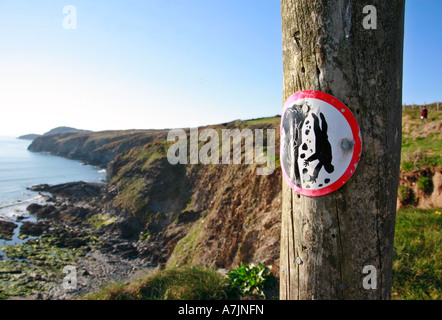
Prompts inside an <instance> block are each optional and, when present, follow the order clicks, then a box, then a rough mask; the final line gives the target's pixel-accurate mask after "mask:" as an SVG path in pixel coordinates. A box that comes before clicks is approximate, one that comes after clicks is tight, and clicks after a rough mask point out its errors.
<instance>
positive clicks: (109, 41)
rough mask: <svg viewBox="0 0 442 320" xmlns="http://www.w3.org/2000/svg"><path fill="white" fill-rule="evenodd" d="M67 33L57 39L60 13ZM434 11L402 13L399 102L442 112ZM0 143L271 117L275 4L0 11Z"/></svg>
mask: <svg viewBox="0 0 442 320" xmlns="http://www.w3.org/2000/svg"><path fill="white" fill-rule="evenodd" d="M66 5H73V6H75V8H76V11H77V29H76V30H69V29H65V28H63V20H64V19H65V17H66V14H64V13H63V8H64V7H65V6H66ZM441 14H442V1H439V0H408V1H407V2H406V19H405V44H404V81H403V102H404V103H405V104H413V103H416V104H422V103H431V102H435V101H442V90H441V88H442V77H441V76H440V75H441V74H442V63H441V62H440V52H442V41H441V40H442V38H441V34H442V24H441V23H440V17H441ZM0 70H2V72H1V73H0V108H1V110H2V117H1V118H0V135H13V136H17V135H22V134H28V133H38V134H42V133H44V132H47V131H49V130H50V129H52V128H54V127H58V126H71V127H76V128H79V129H90V130H95V131H100V130H117V129H134V128H137V129H144V128H176V127H192V126H202V125H207V124H215V123H222V122H225V121H231V120H234V119H251V118H257V117H264V116H273V115H275V114H280V112H281V108H282V103H283V101H282V42H281V18H280V1H279V0H241V1H237V0H211V1H207V0H173V1H172V0H146V1H135V0H128V1H121V0H120V1H117V0H107V1H104V0H94V1H89V0H72V1H69V2H65V1H53V0H38V1H31V0H3V1H0Z"/></svg>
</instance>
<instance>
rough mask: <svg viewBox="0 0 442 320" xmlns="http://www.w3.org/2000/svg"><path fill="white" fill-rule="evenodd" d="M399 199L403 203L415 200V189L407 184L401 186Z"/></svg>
mask: <svg viewBox="0 0 442 320" xmlns="http://www.w3.org/2000/svg"><path fill="white" fill-rule="evenodd" d="M398 195H399V201H400V202H402V203H403V204H407V203H411V202H413V191H412V190H411V189H410V188H409V187H407V186H400V187H399V190H398Z"/></svg>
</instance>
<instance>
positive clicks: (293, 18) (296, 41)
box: [280, 0, 405, 299]
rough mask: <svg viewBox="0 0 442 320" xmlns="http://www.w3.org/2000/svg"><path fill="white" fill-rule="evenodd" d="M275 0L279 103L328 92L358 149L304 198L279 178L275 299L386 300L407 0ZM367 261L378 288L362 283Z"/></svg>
mask: <svg viewBox="0 0 442 320" xmlns="http://www.w3.org/2000/svg"><path fill="white" fill-rule="evenodd" d="M370 2H371V3H370V4H371V5H374V6H375V8H376V9H377V29H375V30H374V29H370V30H366V29H364V27H363V23H362V22H363V20H364V18H365V17H366V16H367V14H364V13H363V8H364V6H365V5H366V4H367V3H365V2H364V1H351V0H333V1H326V0H281V16H282V36H283V65H284V84H283V87H284V88H283V89H284V91H283V94H284V101H285V100H286V99H287V98H288V97H289V96H290V95H291V94H293V93H295V92H297V91H300V90H319V91H323V92H326V93H329V94H331V95H333V96H335V97H336V98H338V99H339V100H341V101H342V102H343V103H344V104H345V105H347V106H348V107H349V109H350V110H351V111H352V113H353V114H354V115H355V117H356V119H357V121H358V124H359V127H360V130H361V137H362V156H361V161H360V162H359V165H358V168H357V170H356V172H355V174H354V175H353V176H352V177H351V179H350V180H349V181H348V182H347V183H346V184H345V185H344V186H343V187H342V188H340V189H339V190H337V191H335V192H334V193H331V194H329V195H326V196H322V197H317V198H310V197H305V196H301V195H298V194H296V193H295V192H294V191H292V190H291V189H290V188H289V186H288V185H287V183H286V182H285V181H284V180H283V181H282V183H283V208H282V230H281V261H280V263H281V286H280V298H281V299H389V298H390V296H391V284H392V259H393V239H394V227H395V214H396V195H397V187H398V176H399V163H400V148H401V112H402V108H401V106H402V57H403V32H404V29H403V28H404V6H405V4H404V1H402V0H389V1H382V0H377V1H376V0H374V1H370ZM366 265H373V266H374V267H375V268H376V270H377V288H376V289H364V287H363V279H364V277H365V276H367V275H366V274H363V272H362V270H363V268H364V266H366Z"/></svg>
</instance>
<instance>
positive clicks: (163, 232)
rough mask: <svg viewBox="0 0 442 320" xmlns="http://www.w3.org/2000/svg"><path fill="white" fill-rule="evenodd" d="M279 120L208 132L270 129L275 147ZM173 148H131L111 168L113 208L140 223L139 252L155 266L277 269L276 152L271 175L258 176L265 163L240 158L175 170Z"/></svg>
mask: <svg viewBox="0 0 442 320" xmlns="http://www.w3.org/2000/svg"><path fill="white" fill-rule="evenodd" d="M277 120H278V119H276V120H275V119H273V120H270V122H267V123H266V122H263V123H259V124H254V122H249V123H247V122H241V123H229V124H224V125H220V126H213V127H212V128H214V129H215V130H221V129H223V128H233V127H234V125H235V126H239V128H240V129H245V128H249V129H251V130H252V131H253V130H254V129H258V128H259V129H264V130H266V129H274V130H275V133H277V134H276V138H277V139H276V142H275V144H276V146H278V145H279V132H278V131H279V130H278V127H279V121H277ZM171 144H172V142H168V141H166V140H161V141H154V142H151V143H148V144H146V145H144V146H140V147H135V148H133V149H131V150H129V151H127V152H124V153H122V154H119V155H118V156H116V157H115V159H114V160H113V161H112V162H111V163H110V165H109V169H108V172H109V185H108V190H109V192H110V193H112V194H113V201H112V206H113V207H114V208H115V209H116V210H117V211H120V212H125V213H128V212H129V213H130V214H133V215H134V216H136V217H137V218H138V219H139V220H140V223H141V224H143V230H142V232H141V233H140V236H139V238H140V242H141V244H140V245H139V248H140V253H141V255H143V256H145V257H146V258H149V259H151V260H152V262H153V263H161V264H169V265H183V264H197V265H203V266H213V267H217V268H230V267H232V266H237V265H238V264H239V263H240V262H243V263H249V262H261V263H263V264H266V265H273V266H274V270H275V272H276V271H277V269H278V265H279V263H278V261H279V238H280V215H281V211H280V208H281V186H280V185H281V170H280V167H279V160H278V159H279V150H278V148H276V150H275V151H276V154H275V158H276V168H275V170H274V172H273V173H272V174H271V175H258V174H257V169H258V167H263V166H265V165H260V164H257V163H253V164H244V159H243V161H242V164H221V161H220V164H205V165H204V164H201V163H199V164H177V165H172V164H170V163H169V161H168V160H167V150H168V148H169V147H170V146H171ZM202 145H203V143H200V147H201V146H202ZM242 151H244V145H243V150H242ZM243 156H244V153H243ZM220 157H221V153H220Z"/></svg>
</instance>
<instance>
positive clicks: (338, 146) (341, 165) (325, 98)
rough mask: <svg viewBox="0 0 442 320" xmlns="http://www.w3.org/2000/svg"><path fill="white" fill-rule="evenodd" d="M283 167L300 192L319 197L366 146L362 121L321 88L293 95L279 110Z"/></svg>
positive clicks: (337, 183)
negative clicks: (360, 126) (363, 140)
mask: <svg viewBox="0 0 442 320" xmlns="http://www.w3.org/2000/svg"><path fill="white" fill-rule="evenodd" d="M280 130H281V156H280V159H281V167H282V172H283V175H284V179H285V181H287V183H288V184H289V186H290V187H291V188H292V189H293V190H295V191H296V192H297V193H299V194H302V195H305V196H311V197H317V196H323V195H326V194H329V193H331V192H333V191H335V190H337V189H339V188H340V187H342V186H343V185H344V184H345V183H346V182H347V181H348V179H350V177H351V175H352V174H353V173H354V172H355V170H356V167H357V164H358V162H359V159H360V156H361V150H362V142H361V136H360V131H359V126H358V123H357V121H356V119H355V117H354V116H353V114H352V113H351V111H350V109H348V108H347V107H346V106H345V105H344V104H343V103H342V102H341V101H339V100H338V99H336V98H335V97H333V96H331V95H329V94H327V93H324V92H320V91H314V90H308V91H300V92H297V93H295V94H293V95H292V96H290V97H289V98H288V99H287V101H286V102H285V104H284V107H283V110H282V116H281V129H280Z"/></svg>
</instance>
